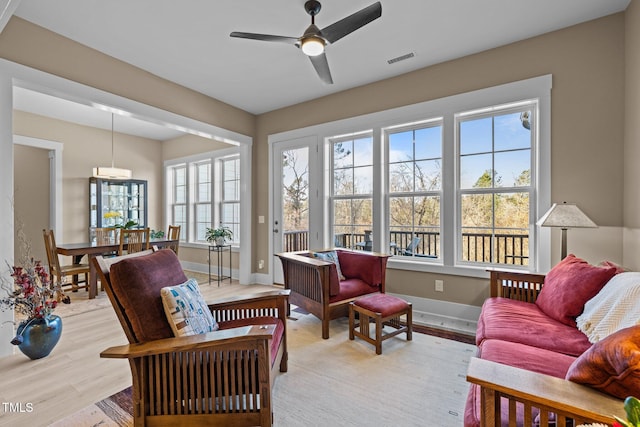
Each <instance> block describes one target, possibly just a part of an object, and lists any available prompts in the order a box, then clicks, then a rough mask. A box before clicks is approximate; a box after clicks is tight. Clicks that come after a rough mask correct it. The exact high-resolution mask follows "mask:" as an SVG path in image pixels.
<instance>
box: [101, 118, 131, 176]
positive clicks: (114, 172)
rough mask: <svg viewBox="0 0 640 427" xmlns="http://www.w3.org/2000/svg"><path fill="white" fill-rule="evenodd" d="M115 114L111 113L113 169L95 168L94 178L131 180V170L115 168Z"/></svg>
mask: <svg viewBox="0 0 640 427" xmlns="http://www.w3.org/2000/svg"><path fill="white" fill-rule="evenodd" d="M113 120H114V113H111V167H108V166H98V167H95V168H93V176H94V177H95V178H109V179H130V178H131V176H132V172H131V170H130V169H121V168H116V167H115V166H114V149H115V145H114V130H113Z"/></svg>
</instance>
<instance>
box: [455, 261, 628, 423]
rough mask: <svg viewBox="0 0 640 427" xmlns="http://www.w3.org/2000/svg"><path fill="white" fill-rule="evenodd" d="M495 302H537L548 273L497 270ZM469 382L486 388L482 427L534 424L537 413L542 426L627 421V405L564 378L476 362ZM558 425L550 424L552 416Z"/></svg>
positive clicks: (493, 288)
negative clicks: (507, 299)
mask: <svg viewBox="0 0 640 427" xmlns="http://www.w3.org/2000/svg"><path fill="white" fill-rule="evenodd" d="M490 273H491V278H490V289H491V296H492V297H504V298H511V299H516V300H520V301H526V302H531V303H533V302H535V300H536V298H537V296H538V294H539V293H540V291H541V290H542V287H543V285H544V278H545V276H544V275H542V274H532V273H520V272H507V271H491V272H490ZM467 381H469V382H470V383H473V384H477V385H478V386H479V387H480V393H481V394H480V396H481V408H480V425H481V426H482V427H490V426H491V427H492V426H504V425H509V426H511V425H516V420H517V419H518V418H519V417H518V413H519V412H520V411H522V412H521V414H520V416H521V417H523V425H528V426H531V425H534V424H533V416H532V409H533V408H536V409H537V410H539V413H540V416H539V418H540V424H539V425H540V426H541V427H546V426H557V427H566V426H575V425H579V424H584V423H605V424H608V425H610V424H613V422H614V421H615V420H614V417H613V416H614V415H616V416H618V417H620V418H622V419H625V418H626V415H625V412H624V408H623V402H622V401H621V400H620V399H617V398H615V397H612V396H609V395H606V394H604V393H600V392H598V391H596V390H594V389H593V388H590V387H587V386H584V385H581V384H577V383H574V382H571V381H568V380H564V379H561V378H556V377H552V376H548V375H543V374H540V373H536V372H532V371H528V370H525V369H519V368H515V367H512V366H508V365H503V364H500V363H496V362H492V361H489V360H483V359H478V358H472V359H471V361H470V363H469V368H468V371H467ZM551 413H553V414H554V415H553V416H552V418H551V419H553V417H555V420H556V421H555V423H552V421H551V420H550V414H551Z"/></svg>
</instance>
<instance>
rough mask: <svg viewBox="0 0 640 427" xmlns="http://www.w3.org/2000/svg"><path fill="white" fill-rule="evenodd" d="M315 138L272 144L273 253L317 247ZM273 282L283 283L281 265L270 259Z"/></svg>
mask: <svg viewBox="0 0 640 427" xmlns="http://www.w3.org/2000/svg"><path fill="white" fill-rule="evenodd" d="M317 145H318V144H317V139H316V137H307V138H300V139H295V140H291V141H284V142H279V143H274V144H273V157H272V159H273V165H272V171H273V215H272V217H271V218H272V232H273V254H278V253H281V252H293V251H303V250H307V249H309V248H312V247H315V248H318V247H319V241H320V234H321V233H320V232H319V227H318V226H316V225H315V224H320V217H321V212H320V211H321V208H319V204H318V194H319V193H320V191H319V189H318V185H319V182H320V179H318V178H317V174H318V172H319V170H320V168H319V167H318V165H319V155H318V147H317ZM273 281H274V283H284V278H283V275H282V265H281V264H280V260H278V259H277V257H274V260H273Z"/></svg>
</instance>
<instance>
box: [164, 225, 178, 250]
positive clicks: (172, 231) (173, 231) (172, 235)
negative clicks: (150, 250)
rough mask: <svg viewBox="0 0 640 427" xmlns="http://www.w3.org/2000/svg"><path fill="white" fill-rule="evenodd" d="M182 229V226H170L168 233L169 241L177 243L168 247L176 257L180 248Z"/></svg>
mask: <svg viewBox="0 0 640 427" xmlns="http://www.w3.org/2000/svg"><path fill="white" fill-rule="evenodd" d="M180 228H181V226H180V225H170V226H169V232H168V233H167V239H169V240H175V241H176V243H175V244H171V245H167V247H168V248H171V250H172V251H173V252H175V253H176V255H178V248H179V247H180Z"/></svg>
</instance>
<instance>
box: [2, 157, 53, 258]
mask: <svg viewBox="0 0 640 427" xmlns="http://www.w3.org/2000/svg"><path fill="white" fill-rule="evenodd" d="M13 164H14V167H15V168H14V181H13V188H14V190H13V197H14V199H13V205H14V212H15V218H16V219H17V221H16V222H15V223H16V229H15V230H14V231H15V233H18V231H19V230H20V229H22V231H23V232H24V237H25V239H26V243H27V244H28V245H29V246H30V247H29V248H28V249H27V248H25V247H24V244H23V243H21V239H20V238H19V237H18V236H17V235H16V236H15V240H14V242H13V243H14V254H15V259H16V260H21V259H23V257H25V256H27V257H28V256H32V257H33V258H34V259H36V260H40V261H42V262H43V263H44V264H45V265H46V264H47V255H46V251H45V249H44V240H43V237H42V230H43V229H45V228H50V225H49V209H48V206H49V151H48V150H45V149H41V148H35V147H27V146H23V145H16V146H15V147H14V151H13ZM19 262H20V261H19ZM21 265H24V264H22V263H21ZM3 267H4V264H3Z"/></svg>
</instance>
